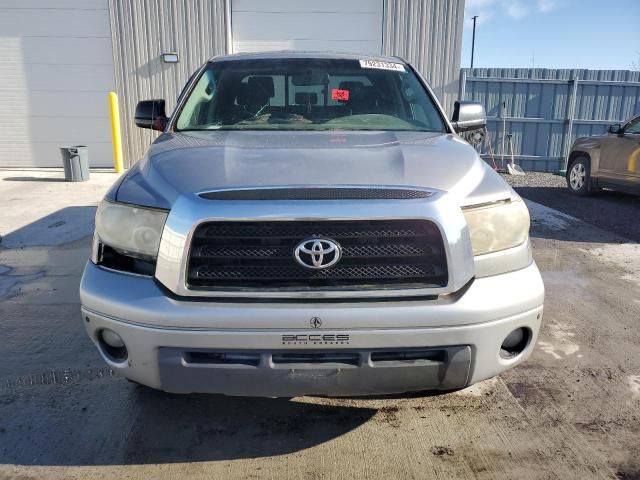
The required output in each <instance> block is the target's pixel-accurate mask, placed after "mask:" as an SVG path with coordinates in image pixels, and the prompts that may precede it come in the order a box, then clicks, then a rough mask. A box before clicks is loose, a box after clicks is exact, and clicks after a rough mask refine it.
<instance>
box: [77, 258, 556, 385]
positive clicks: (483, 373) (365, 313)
mask: <svg viewBox="0 0 640 480" xmlns="http://www.w3.org/2000/svg"><path fill="white" fill-rule="evenodd" d="M80 295H81V301H82V314H83V318H84V319H85V326H86V328H87V332H88V334H89V336H90V338H91V339H92V340H93V341H94V343H96V345H97V346H98V348H99V350H100V352H101V353H102V355H103V357H104V359H105V361H107V363H109V364H110V365H111V366H112V367H113V368H114V369H115V370H117V371H119V372H121V373H122V374H123V375H124V376H126V377H128V378H130V379H131V380H135V381H137V382H139V383H142V384H145V385H148V386H151V387H153V388H158V389H161V390H165V391H170V392H180V393H188V392H208V393H223V394H227V395H249V396H273V397H275V396H297V395H303V394H318V395H332V396H339V395H374V394H389V393H401V392H406V391H417V390H449V389H455V388H461V387H464V386H466V385H469V384H472V383H475V382H478V381H480V380H484V379H486V378H489V377H492V376H494V375H497V374H498V373H500V372H502V371H504V370H506V369H508V368H511V367H513V366H515V365H517V364H518V363H520V362H522V361H523V360H525V359H526V358H527V357H528V356H529V355H530V353H531V351H532V350H533V346H534V344H535V341H536V338H537V334H538V331H539V329H540V324H541V320H542V304H543V298H544V286H543V284H542V279H541V277H540V273H539V272H538V269H537V267H536V265H535V264H531V265H530V266H529V267H527V268H525V269H522V270H518V271H516V272H511V273H507V274H502V275H496V276H492V277H486V278H480V279H476V280H475V281H474V282H473V283H472V284H471V285H470V286H469V287H468V288H467V289H466V290H465V291H463V292H461V293H460V294H459V295H457V296H451V297H447V298H440V299H438V300H402V301H359V302H356V301H342V302H340V301H338V302H331V303H323V302H317V303H297V302H296V303H285V302H269V303H264V302H262V303H253V302H246V301H245V302H243V301H237V302H229V301H220V302H216V301H209V300H207V301H206V302H204V301H194V300H189V301H185V300H182V299H175V298H172V297H170V296H168V295H167V294H166V292H165V291H164V289H163V288H162V287H160V286H159V285H158V284H157V283H156V282H155V281H154V280H153V279H151V278H147V277H137V276H132V275H126V274H120V273H116V272H111V271H107V270H104V269H101V268H99V267H96V266H95V265H93V264H92V263H90V262H89V263H88V264H87V268H86V270H85V274H84V276H83V279H82V284H81V287H80ZM312 318H319V319H320V320H321V322H322V324H321V325H318V322H317V321H316V322H311V321H310V320H311V319H312ZM312 324H315V326H316V327H319V328H314V325H312ZM520 327H524V328H525V329H527V330H528V331H529V332H530V339H529V342H528V344H527V346H526V347H525V348H524V350H523V351H522V352H521V353H520V354H519V355H517V356H515V357H512V358H503V357H502V356H501V355H500V345H501V344H502V342H503V340H504V339H505V337H506V336H507V335H508V334H509V333H510V332H512V331H513V330H514V329H516V328H520ZM105 328H106V329H110V330H113V331H115V332H116V333H118V334H119V335H120V336H121V337H122V339H123V340H124V342H125V343H126V346H127V349H128V358H127V360H126V361H124V362H117V361H113V360H112V359H110V358H109V356H108V355H106V354H105V352H104V351H103V350H102V348H100V346H99V341H98V333H99V332H100V330H102V329H105Z"/></svg>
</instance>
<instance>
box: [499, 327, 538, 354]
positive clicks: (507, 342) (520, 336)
mask: <svg viewBox="0 0 640 480" xmlns="http://www.w3.org/2000/svg"><path fill="white" fill-rule="evenodd" d="M530 339H531V330H529V329H528V328H525V327H520V328H516V329H515V330H514V331H512V332H511V333H510V334H509V335H507V337H506V338H505V339H504V341H503V342H502V345H501V346H500V356H501V357H502V358H514V357H516V356H518V355H520V354H521V353H522V352H523V351H524V349H525V348H527V345H529V340H530Z"/></svg>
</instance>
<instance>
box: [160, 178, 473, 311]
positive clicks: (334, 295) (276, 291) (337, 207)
mask: <svg viewBox="0 0 640 480" xmlns="http://www.w3.org/2000/svg"><path fill="white" fill-rule="evenodd" d="M410 188H416V187H410ZM417 188H418V189H419V187H417ZM429 191H430V192H432V195H430V196H429V197H427V198H419V199H412V200H342V201H340V202H336V201H333V200H317V201H312V202H309V201H298V200H278V201H266V200H259V201H246V200H243V201H228V200H224V201H218V200H206V199H203V198H201V197H200V196H199V195H198V194H197V193H196V194H183V195H181V196H180V197H178V199H177V200H176V201H175V202H174V205H173V208H172V209H171V212H170V214H169V216H168V218H167V222H166V224H165V229H164V232H163V235H162V240H161V242H160V249H159V252H158V260H157V265H156V272H155V278H156V279H157V280H158V281H159V282H160V283H161V284H162V285H163V286H165V287H166V288H167V289H168V290H169V291H171V292H172V293H174V294H175V295H177V296H179V297H212V299H216V301H224V300H223V299H224V298H230V299H232V298H237V299H243V298H254V299H272V300H276V299H292V300H299V301H308V302H312V301H313V299H319V300H323V299H343V300H349V299H371V300H378V299H383V298H398V297H424V296H433V295H441V294H448V293H453V292H455V291H458V290H460V289H461V288H462V287H463V286H464V285H465V284H467V283H468V282H469V280H470V279H471V278H472V277H473V275H474V260H473V253H472V249H471V243H470V239H469V235H468V231H467V226H466V221H465V219H464V216H463V214H462V211H461V209H460V207H459V204H458V202H457V201H456V199H455V198H454V197H453V196H450V195H446V194H445V193H444V192H440V191H434V190H433V189H429ZM339 220H348V221H358V220H367V221H374V220H428V221H431V222H433V224H434V225H435V226H436V228H437V229H438V230H439V231H440V234H441V236H442V239H443V248H444V254H445V257H446V264H447V270H448V272H447V273H448V275H447V283H446V285H445V286H434V287H431V288H420V287H415V286H413V287H407V286H403V285H397V286H395V287H390V288H370V289H369V288H367V289H362V288H357V287H353V286H341V287H339V288H335V289H319V288H300V289H298V290H292V289H283V288H278V287H275V288H260V289H255V288H241V287H240V288H237V289H207V290H201V289H193V288H190V287H189V286H188V281H187V271H188V259H189V254H190V246H191V244H192V240H193V235H194V233H195V231H196V229H197V228H198V227H199V226H200V225H201V224H203V223H205V222H238V223H241V222H261V221H283V222H290V221H314V222H323V221H339ZM243 248H244V247H243ZM244 253H245V254H249V255H252V254H253V255H255V254H260V253H256V252H255V250H248V251H246V252H244Z"/></svg>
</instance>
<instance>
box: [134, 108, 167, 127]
mask: <svg viewBox="0 0 640 480" xmlns="http://www.w3.org/2000/svg"><path fill="white" fill-rule="evenodd" d="M134 117H135V118H134V120H135V122H136V125H137V126H138V127H140V128H150V129H151V130H158V131H160V132H163V131H164V129H165V127H166V126H167V121H168V118H167V114H166V113H165V110H164V100H143V101H142V102H138V105H137V106H136V113H135V115H134Z"/></svg>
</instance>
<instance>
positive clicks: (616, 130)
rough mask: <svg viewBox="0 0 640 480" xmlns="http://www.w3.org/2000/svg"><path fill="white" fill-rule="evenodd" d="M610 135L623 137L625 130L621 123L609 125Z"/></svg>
mask: <svg viewBox="0 0 640 480" xmlns="http://www.w3.org/2000/svg"><path fill="white" fill-rule="evenodd" d="M608 131H609V133H612V134H614V135H622V134H623V133H624V130H622V125H620V124H619V123H614V124H613V125H609V130H608Z"/></svg>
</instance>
